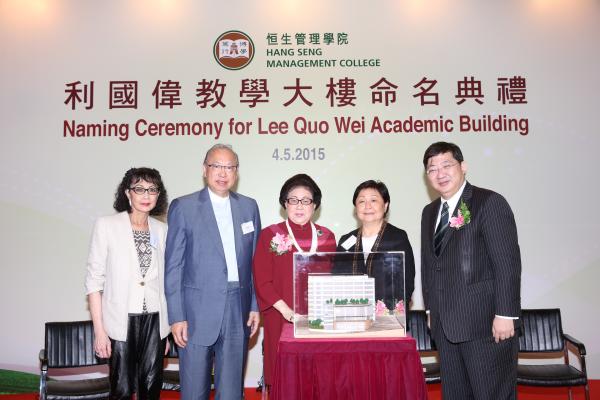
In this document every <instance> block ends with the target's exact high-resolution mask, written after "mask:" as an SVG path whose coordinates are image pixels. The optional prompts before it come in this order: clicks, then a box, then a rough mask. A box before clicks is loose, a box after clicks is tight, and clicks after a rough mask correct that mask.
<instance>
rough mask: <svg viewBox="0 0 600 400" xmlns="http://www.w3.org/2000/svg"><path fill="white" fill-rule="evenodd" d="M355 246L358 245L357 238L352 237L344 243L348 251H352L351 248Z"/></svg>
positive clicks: (343, 245)
mask: <svg viewBox="0 0 600 400" xmlns="http://www.w3.org/2000/svg"><path fill="white" fill-rule="evenodd" d="M355 244H356V236H354V235H352V236H350V237H349V238H348V239H346V240H344V243H342V247H343V248H344V249H345V250H346V251H348V250H350V247H352V246H354V245H355Z"/></svg>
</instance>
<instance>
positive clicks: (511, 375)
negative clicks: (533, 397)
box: [434, 326, 519, 400]
mask: <svg viewBox="0 0 600 400" xmlns="http://www.w3.org/2000/svg"><path fill="white" fill-rule="evenodd" d="M434 336H435V337H434V340H435V344H436V345H437V348H438V350H439V352H440V363H441V376H442V398H443V399H444V400H473V399H475V400H490V399H493V400H514V399H516V398H517V362H518V352H519V338H518V335H515V336H513V337H512V338H510V339H506V340H502V341H501V342H500V343H496V342H495V341H494V337H493V336H492V332H491V326H490V336H489V337H486V338H480V339H475V340H472V341H469V342H462V343H452V342H450V341H449V340H448V338H446V335H445V334H444V332H443V328H442V327H441V326H439V329H438V334H437V335H434Z"/></svg>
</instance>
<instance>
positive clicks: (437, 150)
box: [423, 142, 465, 169]
mask: <svg viewBox="0 0 600 400" xmlns="http://www.w3.org/2000/svg"><path fill="white" fill-rule="evenodd" d="M444 153H452V157H454V159H455V160H456V161H458V162H463V161H464V160H465V159H464V158H463V154H462V151H461V150H460V147H458V146H457V145H455V144H454V143H448V142H437V143H434V144H432V145H431V146H429V147H428V148H427V150H425V155H424V156H423V166H424V167H425V169H427V161H429V159H430V158H431V157H435V156H437V155H438V154H444Z"/></svg>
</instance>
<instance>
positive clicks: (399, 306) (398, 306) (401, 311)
mask: <svg viewBox="0 0 600 400" xmlns="http://www.w3.org/2000/svg"><path fill="white" fill-rule="evenodd" d="M395 311H396V313H398V314H404V300H400V301H399V302H397V303H396V307H395Z"/></svg>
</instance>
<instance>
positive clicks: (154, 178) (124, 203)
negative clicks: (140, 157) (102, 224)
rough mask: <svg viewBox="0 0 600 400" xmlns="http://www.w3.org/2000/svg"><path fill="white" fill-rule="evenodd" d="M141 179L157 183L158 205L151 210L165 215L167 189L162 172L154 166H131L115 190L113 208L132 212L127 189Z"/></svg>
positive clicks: (152, 213) (153, 212)
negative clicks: (161, 175) (126, 192)
mask: <svg viewBox="0 0 600 400" xmlns="http://www.w3.org/2000/svg"><path fill="white" fill-rule="evenodd" d="M141 180H144V181H146V182H148V183H151V184H153V185H155V186H156V187H157V188H158V190H159V191H160V193H159V194H158V199H156V206H155V207H154V208H153V209H152V210H150V215H163V214H164V213H165V212H166V211H167V204H168V196H167V189H166V188H165V185H164V184H163V182H162V178H161V177H160V172H158V171H157V170H155V169H154V168H146V167H142V168H131V169H129V171H127V172H125V176H123V179H122V180H121V183H120V184H119V187H117V191H116V192H115V202H114V204H113V208H114V209H115V210H116V211H117V212H123V211H127V212H128V213H131V205H130V204H129V199H128V198H127V196H126V195H125V190H128V189H129V188H130V187H131V186H132V185H135V184H136V183H138V182H139V181H141Z"/></svg>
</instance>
